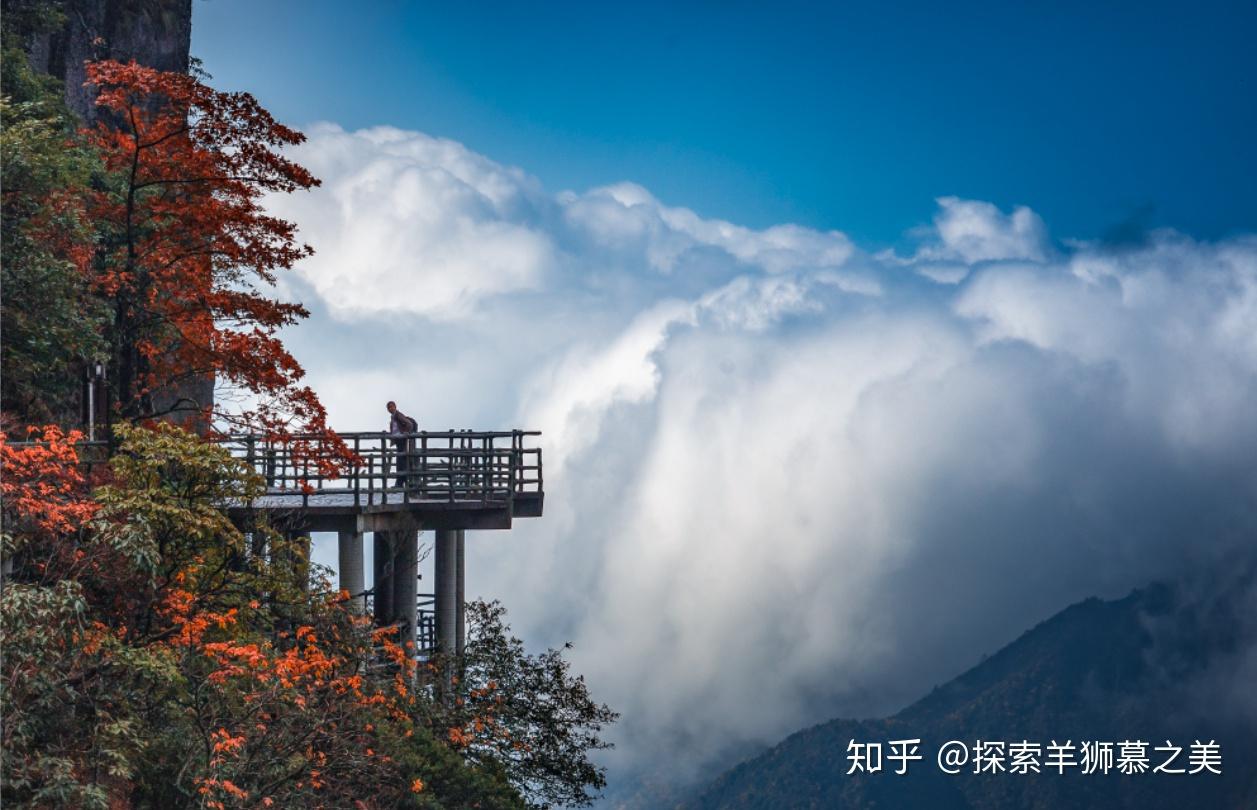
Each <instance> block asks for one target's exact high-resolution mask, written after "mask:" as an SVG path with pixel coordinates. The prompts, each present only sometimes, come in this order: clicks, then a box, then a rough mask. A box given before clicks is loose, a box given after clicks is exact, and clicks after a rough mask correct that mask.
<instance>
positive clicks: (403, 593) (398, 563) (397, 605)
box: [393, 529, 419, 655]
mask: <svg viewBox="0 0 1257 810" xmlns="http://www.w3.org/2000/svg"><path fill="white" fill-rule="evenodd" d="M418 591H419V532H417V531H415V530H414V529H410V530H407V531H404V532H393V615H394V617H395V620H396V621H400V622H403V624H402V629H401V632H400V633H398V636H397V643H398V644H401V645H402V647H403V648H404V649H406V651H407V652H409V653H410V654H411V655H413V654H414V653H415V644H416V642H417V641H418V638H419V636H418V633H419V593H418ZM407 643H409V645H410V646H406V645H407Z"/></svg>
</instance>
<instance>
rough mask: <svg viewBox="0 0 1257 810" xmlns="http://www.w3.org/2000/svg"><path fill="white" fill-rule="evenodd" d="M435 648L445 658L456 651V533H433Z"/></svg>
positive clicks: (446, 531)
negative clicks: (434, 555) (434, 550)
mask: <svg viewBox="0 0 1257 810" xmlns="http://www.w3.org/2000/svg"><path fill="white" fill-rule="evenodd" d="M433 563H434V566H433V567H434V568H435V569H436V582H435V583H433V585H434V588H435V590H436V594H435V596H436V646H437V651H438V652H439V653H441V655H444V656H452V655H453V654H454V653H455V652H456V651H457V645H458V633H457V630H456V626H457V622H458V591H459V586H458V531H457V530H456V529H438V530H437V531H436V559H435V560H434V561H433Z"/></svg>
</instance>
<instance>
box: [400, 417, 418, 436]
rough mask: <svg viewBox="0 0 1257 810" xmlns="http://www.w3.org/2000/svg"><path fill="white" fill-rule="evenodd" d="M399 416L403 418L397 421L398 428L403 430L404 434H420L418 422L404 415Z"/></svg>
mask: <svg viewBox="0 0 1257 810" xmlns="http://www.w3.org/2000/svg"><path fill="white" fill-rule="evenodd" d="M398 416H400V417H401V419H398V420H397V421H398V423H399V424H398V427H400V428H401V429H402V433H418V432H419V423H418V422H416V421H415V420H414V419H412V418H411V417H409V416H407V415H406V414H404V413H403V414H398Z"/></svg>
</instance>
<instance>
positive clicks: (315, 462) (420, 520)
mask: <svg viewBox="0 0 1257 810" xmlns="http://www.w3.org/2000/svg"><path fill="white" fill-rule="evenodd" d="M537 435H539V433H537V432H536V431H523V430H512V431H470V430H449V431H441V432H430V431H419V432H417V433H411V434H405V435H399V434H388V433H342V434H340V436H341V439H342V440H343V441H344V442H345V444H346V445H347V446H348V447H349V448H350V450H352V451H353V453H354V455H355V457H356V458H357V459H358V461H357V462H356V463H355V464H354V465H352V466H351V468H350V469H348V470H343V469H342V470H341V471H340V472H339V473H331V472H330V471H328V470H327V466H328V465H329V464H331V463H332V462H333V460H334V459H333V458H332V457H331V453H330V451H329V450H327V449H325V448H322V447H321V446H320V445H319V444H317V442H316V441H315V438H314V437H309V436H295V437H288V438H287V439H286V440H285V441H284V442H282V443H281V442H276V441H271V440H268V439H266V438H265V437H262V436H232V437H228V438H225V439H223V440H221V443H222V444H223V445H224V446H226V447H227V448H228V449H229V450H230V451H231V454H232V456H233V457H235V458H238V459H240V460H241V461H242V462H244V463H245V464H246V465H248V466H249V467H250V468H251V469H253V471H254V472H256V473H257V474H258V475H260V476H262V478H263V479H264V480H265V481H266V494H265V495H264V496H262V497H260V498H257V499H255V500H253V501H251V502H249V503H247V504H245V503H242V504H236V505H233V506H232V507H231V508H230V512H231V515H232V517H233V518H234V519H236V520H238V521H239V522H242V523H247V522H248V521H249V519H250V518H251V517H256V516H257V515H258V514H260V513H265V514H266V515H267V516H269V517H271V518H273V519H274V522H277V523H278V522H282V524H283V525H284V526H285V527H287V528H290V529H291V530H293V531H303V532H311V531H315V532H323V531H326V532H375V531H394V530H397V531H404V530H409V529H413V528H418V527H420V526H422V527H423V528H425V529H464V530H466V529H474V530H479V529H509V528H511V524H512V522H513V521H514V519H515V518H528V517H540V516H541V513H542V509H543V506H544V502H545V494H544V489H543V479H542V466H541V449H540V448H538V447H529V446H527V444H528V440H529V439H530V438H531V437H534V436H537Z"/></svg>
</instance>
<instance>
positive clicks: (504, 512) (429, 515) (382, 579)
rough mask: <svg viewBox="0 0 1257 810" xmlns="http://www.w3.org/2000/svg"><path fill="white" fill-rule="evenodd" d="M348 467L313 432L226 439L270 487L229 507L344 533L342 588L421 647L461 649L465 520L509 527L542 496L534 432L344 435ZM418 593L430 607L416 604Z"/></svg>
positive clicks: (240, 516) (248, 519)
mask: <svg viewBox="0 0 1257 810" xmlns="http://www.w3.org/2000/svg"><path fill="white" fill-rule="evenodd" d="M339 435H340V437H341V439H342V441H344V443H345V444H346V446H347V447H348V448H349V449H350V450H351V451H352V452H353V459H354V460H353V462H352V463H350V464H349V465H348V467H346V465H344V464H343V463H340V462H341V461H342V460H341V459H339V458H337V457H335V454H334V453H333V452H332V451H331V449H330V448H328V447H326V445H325V444H324V443H322V442H321V441H320V440H319V438H318V437H315V436H290V437H286V438H285V439H284V440H283V441H275V440H272V439H268V438H267V437H264V436H230V437H226V438H224V439H221V440H220V443H221V444H223V445H224V446H226V447H227V448H228V449H229V450H230V451H231V454H232V456H233V457H235V458H237V459H239V460H240V461H241V462H243V463H244V464H245V465H246V466H248V467H250V468H251V469H252V470H253V471H254V472H256V473H257V474H258V475H259V476H261V477H262V478H263V479H264V480H265V482H266V493H265V494H264V495H261V496H260V497H257V498H255V499H253V500H252V501H250V502H248V503H233V504H230V505H228V512H229V514H230V515H231V517H232V519H233V520H234V521H235V522H236V523H237V524H238V525H240V526H241V527H243V528H244V529H245V530H248V528H249V527H250V526H252V525H255V524H256V521H257V519H258V518H259V517H261V516H265V517H266V519H267V522H268V523H270V524H271V525H272V526H274V527H276V528H280V529H282V530H283V531H285V532H288V533H290V534H294V535H304V534H308V533H310V532H336V533H337V542H338V548H337V550H338V556H339V561H338V562H339V564H338V566H337V568H338V575H339V578H340V582H339V586H340V588H341V589H343V590H345V591H348V592H349V594H350V595H351V596H352V597H353V598H354V599H355V600H356V601H357V602H358V605H359V608H360V609H363V610H365V609H366V608H367V604H368V602H367V600H368V598H369V599H370V609H371V612H372V614H373V615H374V617H375V621H376V623H377V624H378V625H379V626H382V627H384V626H396V627H398V628H399V630H400V639H401V640H402V641H403V642H406V643H409V644H410V645H411V648H412V649H413V650H414V651H415V654H416V655H433V654H440V655H455V654H461V652H462V650H463V633H464V621H463V604H464V596H463V586H464V582H465V579H466V574H465V570H466V566H465V551H464V549H465V542H466V539H465V535H466V531H467V530H480V529H509V528H511V525H512V523H513V522H514V520H515V518H531V517H540V516H541V513H542V509H543V507H544V505H545V491H544V486H543V478H542V468H541V449H540V448H539V447H530V446H528V444H529V441H530V440H531V439H532V438H533V437H536V436H538V435H540V434H539V433H538V432H536V431H524V430H511V431H472V430H448V431H441V432H430V431H419V432H417V433H411V434H389V433H342V434H339ZM421 530H433V535H434V547H435V559H434V569H435V572H434V573H435V577H434V579H435V582H434V585H435V593H434V594H432V595H431V596H425V597H423V598H422V599H420V595H419V594H418V592H417V591H418V589H417V582H418V578H419V557H418V552H419V550H418V545H419V539H418V533H419V531H421ZM368 532H369V533H371V535H372V538H371V542H372V547H373V550H372V560H373V563H372V568H373V572H372V574H373V576H372V582H373V585H372V587H371V589H370V590H367V589H366V588H365V587H364V580H365V572H364V571H363V557H364V554H363V535H364V534H365V533H368ZM421 601H422V603H423V604H422V605H420V604H419V603H420V602H421Z"/></svg>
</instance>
